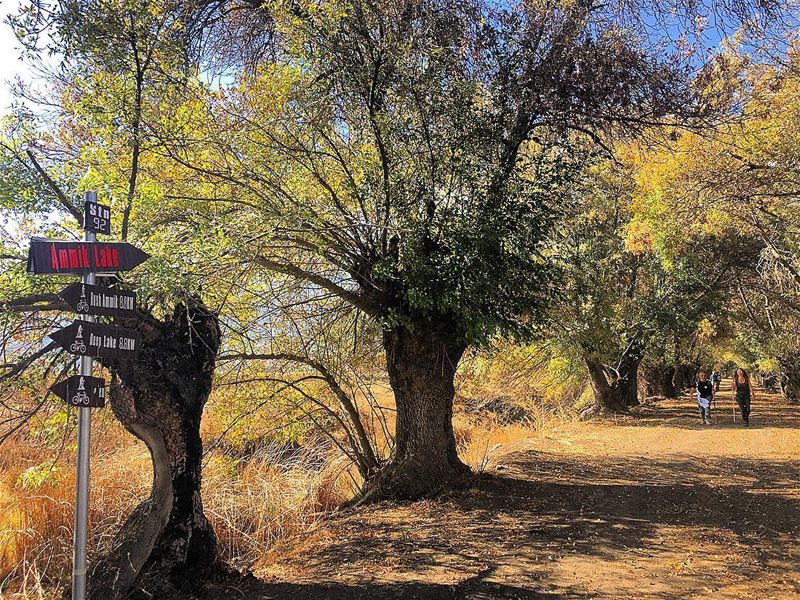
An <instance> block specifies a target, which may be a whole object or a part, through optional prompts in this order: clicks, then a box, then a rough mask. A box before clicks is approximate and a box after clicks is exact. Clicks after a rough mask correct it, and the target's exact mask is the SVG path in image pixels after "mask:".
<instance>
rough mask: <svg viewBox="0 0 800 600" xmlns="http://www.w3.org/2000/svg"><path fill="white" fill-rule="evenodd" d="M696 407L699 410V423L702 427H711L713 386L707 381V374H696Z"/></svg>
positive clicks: (703, 372) (701, 372) (702, 372)
mask: <svg viewBox="0 0 800 600" xmlns="http://www.w3.org/2000/svg"><path fill="white" fill-rule="evenodd" d="M695 389H696V390H697V406H698V408H699V409H700V421H701V422H702V423H703V425H711V403H712V402H713V400H714V385H713V384H712V383H711V382H710V381H709V380H708V373H706V372H705V371H700V372H699V373H698V374H697V383H696V384H695Z"/></svg>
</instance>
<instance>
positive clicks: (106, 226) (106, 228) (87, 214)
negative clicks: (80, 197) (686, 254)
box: [83, 200, 111, 235]
mask: <svg viewBox="0 0 800 600" xmlns="http://www.w3.org/2000/svg"><path fill="white" fill-rule="evenodd" d="M83 228H84V229H85V230H86V231H94V232H95V233H102V234H104V235H111V208H110V207H108V206H105V205H103V204H97V202H91V201H89V200H87V201H86V202H84V203H83Z"/></svg>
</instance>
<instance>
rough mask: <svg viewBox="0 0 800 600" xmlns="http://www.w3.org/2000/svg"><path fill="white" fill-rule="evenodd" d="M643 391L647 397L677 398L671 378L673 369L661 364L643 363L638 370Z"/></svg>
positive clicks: (673, 374) (673, 372) (670, 366)
mask: <svg viewBox="0 0 800 600" xmlns="http://www.w3.org/2000/svg"><path fill="white" fill-rule="evenodd" d="M640 372H641V376H642V379H643V386H642V387H643V391H644V392H645V395H646V396H647V397H650V396H658V397H661V398H677V397H678V392H677V390H676V389H675V384H674V381H673V377H674V376H675V367H674V366H673V365H667V364H663V363H650V362H647V363H643V364H642V366H641V368H640Z"/></svg>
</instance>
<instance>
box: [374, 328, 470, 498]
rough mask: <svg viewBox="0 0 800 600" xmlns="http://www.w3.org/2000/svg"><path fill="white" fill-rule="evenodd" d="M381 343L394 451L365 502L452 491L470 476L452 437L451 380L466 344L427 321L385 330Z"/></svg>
mask: <svg viewBox="0 0 800 600" xmlns="http://www.w3.org/2000/svg"><path fill="white" fill-rule="evenodd" d="M383 342H384V348H385V351H386V362H387V365H388V371H389V381H390V383H391V386H392V390H393V391H394V396H395V402H396V405H397V422H396V431H395V449H394V455H393V456H392V460H391V461H390V462H389V463H388V464H387V465H386V466H385V467H384V468H383V469H382V471H381V473H380V474H379V475H378V477H377V478H376V479H375V481H374V482H373V483H372V485H371V486H370V487H369V488H368V489H367V491H366V493H365V495H364V497H363V499H364V500H366V501H372V500H378V499H383V498H394V499H411V500H413V499H418V498H421V497H424V496H428V495H431V494H434V493H436V492H438V491H441V490H443V489H447V488H451V487H453V486H455V485H457V484H458V483H459V482H461V481H462V480H463V479H464V478H465V476H466V475H468V474H469V468H468V467H467V466H466V465H465V464H464V463H462V462H461V460H460V459H459V458H458V453H457V450H456V440H455V436H454V434H453V398H454V396H455V385H454V378H455V373H456V368H457V366H458V362H459V361H460V360H461V357H462V355H463V354H464V350H465V349H466V346H465V345H464V344H461V343H458V342H455V341H452V340H451V339H450V338H449V336H448V334H447V333H446V332H444V331H442V330H441V329H440V328H437V327H435V326H433V325H431V324H430V323H418V324H416V326H415V327H414V329H413V330H412V331H409V330H407V329H405V328H402V327H398V328H395V329H392V330H390V331H387V332H385V333H384V336H383Z"/></svg>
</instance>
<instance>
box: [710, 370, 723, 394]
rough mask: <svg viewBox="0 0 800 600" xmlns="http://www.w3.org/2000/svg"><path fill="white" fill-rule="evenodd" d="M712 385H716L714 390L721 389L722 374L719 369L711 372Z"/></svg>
mask: <svg viewBox="0 0 800 600" xmlns="http://www.w3.org/2000/svg"><path fill="white" fill-rule="evenodd" d="M710 379H711V385H713V386H714V391H715V392H718V391H719V384H720V382H721V381H722V375H720V374H719V371H712V372H711V377H710Z"/></svg>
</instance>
